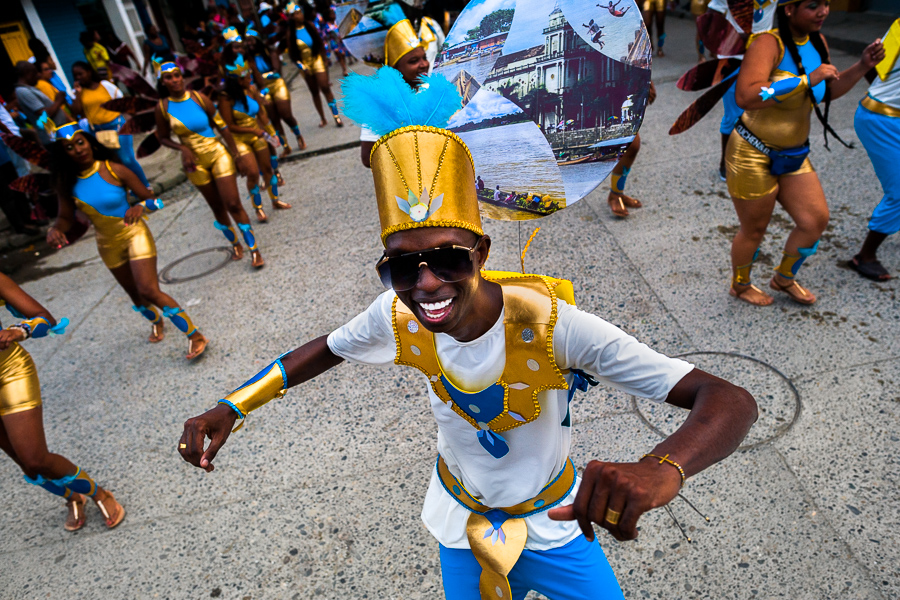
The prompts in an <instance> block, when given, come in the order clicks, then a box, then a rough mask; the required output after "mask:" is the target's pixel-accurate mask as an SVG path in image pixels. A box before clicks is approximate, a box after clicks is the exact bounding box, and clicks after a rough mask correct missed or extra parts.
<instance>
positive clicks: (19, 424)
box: [0, 406, 78, 479]
mask: <svg viewBox="0 0 900 600" xmlns="http://www.w3.org/2000/svg"><path fill="white" fill-rule="evenodd" d="M43 414H44V413H43V410H42V407H40V406H38V407H37V408H33V409H31V410H23V411H22V412H17V413H13V414H11V415H5V416H3V417H0V422H2V427H0V430H2V431H0V447H2V448H3V451H4V452H6V454H8V455H9V456H10V457H11V458H12V459H13V460H14V461H15V463H16V464H17V465H19V468H20V469H22V472H23V473H25V474H26V475H28V476H29V477H31V478H35V477H37V476H38V475H41V476H43V477H46V478H47V479H59V478H60V477H65V476H66V475H71V474H72V473H74V472H75V471H77V470H78V467H77V466H75V464H74V463H73V462H72V461H70V460H69V459H68V458H66V457H65V456H60V455H59V454H53V453H51V452H50V451H49V450H48V449H47V440H46V437H45V435H44V420H43Z"/></svg>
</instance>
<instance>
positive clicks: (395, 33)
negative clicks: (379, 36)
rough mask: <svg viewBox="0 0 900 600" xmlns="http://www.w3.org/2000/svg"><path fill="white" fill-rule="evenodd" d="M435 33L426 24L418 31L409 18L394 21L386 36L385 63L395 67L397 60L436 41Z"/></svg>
mask: <svg viewBox="0 0 900 600" xmlns="http://www.w3.org/2000/svg"><path fill="white" fill-rule="evenodd" d="M435 39H437V38H435V37H434V33H432V31H431V30H430V29H429V28H428V27H427V26H426V25H423V26H422V27H421V28H420V32H419V33H416V30H415V29H413V26H412V23H411V22H410V21H409V19H403V20H402V21H397V22H396V23H394V24H393V25H392V26H391V28H390V29H389V30H388V32H387V36H385V38H384V64H386V65H387V66H389V67H393V66H394V65H396V64H397V61H398V60H400V59H401V58H403V57H404V56H406V55H407V54H408V53H409V52H411V51H412V50H415V49H416V48H424V47H426V46H428V44H430V43H431V42H433V41H435Z"/></svg>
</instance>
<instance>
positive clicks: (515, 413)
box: [392, 271, 575, 432]
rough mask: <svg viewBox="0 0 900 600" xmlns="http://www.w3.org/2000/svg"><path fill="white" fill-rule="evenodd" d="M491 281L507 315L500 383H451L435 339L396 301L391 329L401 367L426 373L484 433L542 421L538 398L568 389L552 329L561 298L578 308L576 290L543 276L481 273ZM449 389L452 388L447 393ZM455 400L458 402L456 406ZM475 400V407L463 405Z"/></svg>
mask: <svg viewBox="0 0 900 600" xmlns="http://www.w3.org/2000/svg"><path fill="white" fill-rule="evenodd" d="M482 275H483V276H484V278H485V279H487V280H488V281H495V282H497V283H499V284H500V286H501V288H502V290H503V306H504V310H505V318H504V329H505V335H506V364H505V366H504V368H503V373H502V375H501V376H500V379H499V380H498V381H497V383H495V384H493V385H492V386H490V387H488V388H486V389H484V390H478V391H467V390H462V389H461V388H458V387H457V386H455V385H453V384H452V383H451V382H450V379H449V377H448V376H447V375H446V373H444V371H443V370H442V369H441V364H440V360H439V359H438V356H437V351H436V350H435V345H434V334H432V333H431V332H430V331H428V330H427V329H425V328H424V327H423V326H422V324H421V323H420V322H419V321H418V320H417V319H416V318H415V316H414V315H413V313H412V311H411V310H410V309H409V308H407V307H406V305H404V304H403V303H402V302H400V301H399V299H397V298H395V299H394V306H393V315H392V321H393V328H394V339H395V340H396V342H397V356H396V358H395V359H394V362H395V363H396V364H398V365H407V366H410V367H415V368H417V369H419V370H420V371H422V372H423V373H424V374H425V376H426V377H428V381H429V383H430V384H431V389H432V390H434V393H435V394H436V395H437V397H438V398H440V399H441V400H442V401H443V402H445V403H446V404H449V405H450V407H451V408H452V409H453V411H454V412H456V413H457V414H458V415H459V416H461V417H462V418H464V419H465V420H466V421H468V422H469V424H470V425H472V427H475V428H477V429H479V430H480V431H494V432H500V431H506V430H509V429H513V428H515V427H519V426H520V425H524V424H526V423H530V422H531V421H534V420H535V419H537V418H538V416H539V415H540V412H541V406H540V403H539V401H538V394H539V393H540V392H542V391H544V390H548V389H568V384H567V383H566V379H565V378H564V377H563V374H562V372H561V371H560V369H559V367H558V366H557V365H556V361H555V360H554V358H553V327H554V326H555V325H556V317H557V298H558V297H559V298H562V299H563V300H565V301H567V302H569V303H570V304H573V305H574V303H575V302H574V293H573V290H572V284H571V283H570V282H569V281H566V280H563V279H554V278H551V277H545V276H543V275H522V274H519V273H506V272H500V271H485V272H483V273H482ZM448 386H449V387H450V388H451V389H449V390H448ZM501 389H502V405H500V403H499V402H496V403H495V408H491V407H490V402H489V401H488V402H487V404H485V403H484V402H481V401H480V400H479V398H483V397H484V395H486V394H490V393H492V394H493V395H495V396H496V399H497V400H499V394H500V391H501ZM454 396H456V400H454ZM467 398H471V399H472V402H471V403H469V402H467V401H466V400H463V401H462V402H460V400H461V399H467Z"/></svg>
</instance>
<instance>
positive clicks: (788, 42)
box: [775, 5, 854, 150]
mask: <svg viewBox="0 0 900 600" xmlns="http://www.w3.org/2000/svg"><path fill="white" fill-rule="evenodd" d="M775 14H776V15H777V17H778V37H780V38H781V41H782V43H783V44H784V48H785V50H787V51H788V52H789V53H790V55H791V58H792V59H794V64H796V65H797V74H798V75H800V76H801V77H802V76H803V75H806V74H807V73H806V69H805V68H804V67H803V63H802V62H801V61H800V51H799V50H797V44H796V43H795V42H794V35H793V34H792V33H791V28H790V25H789V18H788V16H787V14H786V13H785V10H784V5H781V6H779V7H778V8H777V9H776V12H775ZM809 42H810V43H811V44H812V45H813V48H815V49H816V52H818V53H819V58H820V59H821V60H822V64H823V65H828V64H831V58H830V57H829V56H828V49H827V48H825V42H824V41H823V39H822V34H820V33H819V32H818V31H812V32H810V34H809ZM812 88H813V86H812V85H807V86H806V91H807V93H808V94H809V98H810V100H811V101H812V105H813V109H814V110H815V111H816V118H817V119H819V122H820V123H821V124H822V127H823V129H824V131H823V132H822V135H823V136H824V138H825V148H826V149H827V150H830V148H828V134H829V133H830V134H831V135H832V136H833V137H834V139H836V140H837V141H839V142H840V143H841V144H843V145H844V146H845V147H846V148H853V147H854V146H853V144H852V143H850V144H848V143H847V142H845V141H844V140H842V139H841V136H839V135H838V134H837V133H835V131H834V129H832V127H831V125H829V124H828V112H829V109H830V108H831V82H830V81H826V82H825V97H824V99H823V102H824V103H825V112H824V114H823V113H822V111H821V110H820V109H819V105H818V104H817V103H816V96H815V92H813V89H812Z"/></svg>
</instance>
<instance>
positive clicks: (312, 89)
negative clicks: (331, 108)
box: [303, 73, 328, 127]
mask: <svg viewBox="0 0 900 600" xmlns="http://www.w3.org/2000/svg"><path fill="white" fill-rule="evenodd" d="M303 78H304V79H305V80H306V87H308V88H309V93H310V94H312V100H313V106H315V107H316V112H318V113H319V127H325V126H326V125H328V121H326V120H325V110H324V109H323V108H322V98H320V97H319V84H318V82H317V81H316V78H315V76H314V75H312V74H311V73H310V74H306V73H304V74H303Z"/></svg>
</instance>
